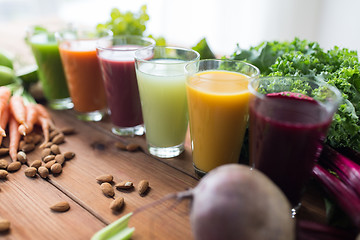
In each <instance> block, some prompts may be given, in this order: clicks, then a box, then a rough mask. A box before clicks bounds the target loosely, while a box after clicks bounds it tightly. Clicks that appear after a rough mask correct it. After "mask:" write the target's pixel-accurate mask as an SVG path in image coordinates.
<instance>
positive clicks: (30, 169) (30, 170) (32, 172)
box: [25, 167, 37, 178]
mask: <svg viewBox="0 0 360 240" xmlns="http://www.w3.org/2000/svg"><path fill="white" fill-rule="evenodd" d="M36 172H37V169H36V168H34V167H28V168H27V169H25V176H27V177H31V178H32V177H35V176H36Z"/></svg>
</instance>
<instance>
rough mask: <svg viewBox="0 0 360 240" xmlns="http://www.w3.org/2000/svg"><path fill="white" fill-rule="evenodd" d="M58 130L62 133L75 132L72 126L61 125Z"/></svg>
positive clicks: (69, 133)
mask: <svg viewBox="0 0 360 240" xmlns="http://www.w3.org/2000/svg"><path fill="white" fill-rule="evenodd" d="M59 131H60V132H62V133H63V134H64V135H71V134H74V133H75V132H76V131H75V128H72V127H63V128H61V129H60V130H59Z"/></svg>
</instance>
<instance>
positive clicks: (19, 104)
mask: <svg viewBox="0 0 360 240" xmlns="http://www.w3.org/2000/svg"><path fill="white" fill-rule="evenodd" d="M9 106H10V110H11V113H12V115H13V117H14V118H15V120H16V121H17V122H18V123H19V124H25V125H26V122H25V121H26V108H25V104H24V100H23V98H22V97H21V96H19V95H16V96H12V97H11V98H10V105H9Z"/></svg>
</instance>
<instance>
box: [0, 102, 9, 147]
mask: <svg viewBox="0 0 360 240" xmlns="http://www.w3.org/2000/svg"><path fill="white" fill-rule="evenodd" d="M9 115H10V111H9V105H8V104H6V105H5V106H4V109H3V110H2V112H1V118H0V127H1V128H2V129H5V128H6V125H7V124H8V121H9ZM2 140H3V136H2V135H0V145H1V143H2Z"/></svg>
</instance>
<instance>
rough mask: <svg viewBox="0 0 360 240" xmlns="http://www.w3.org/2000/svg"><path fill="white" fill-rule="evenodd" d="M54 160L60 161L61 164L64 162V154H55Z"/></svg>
mask: <svg viewBox="0 0 360 240" xmlns="http://www.w3.org/2000/svg"><path fill="white" fill-rule="evenodd" d="M55 161H56V162H57V163H60V164H61V165H62V164H63V163H64V162H65V157H64V155H62V154H57V155H56V156H55Z"/></svg>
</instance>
